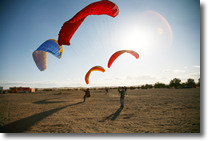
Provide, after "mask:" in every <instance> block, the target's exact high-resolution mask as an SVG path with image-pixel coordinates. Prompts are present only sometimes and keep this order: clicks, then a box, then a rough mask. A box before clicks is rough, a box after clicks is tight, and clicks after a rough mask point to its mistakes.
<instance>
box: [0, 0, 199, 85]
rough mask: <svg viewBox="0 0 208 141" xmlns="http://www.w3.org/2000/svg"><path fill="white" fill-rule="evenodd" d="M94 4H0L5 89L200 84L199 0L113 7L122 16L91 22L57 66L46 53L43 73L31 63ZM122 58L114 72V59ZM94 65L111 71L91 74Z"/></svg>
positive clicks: (122, 1) (64, 0)
mask: <svg viewBox="0 0 208 141" xmlns="http://www.w3.org/2000/svg"><path fill="white" fill-rule="evenodd" d="M93 2H96V1H95V0H76V1H75V0H6V1H1V2H0V12H1V15H0V18H1V22H0V40H1V42H0V45H1V47H0V52H1V55H0V64H1V69H0V86H2V87H3V88H4V89H8V88H9V87H14V86H16V87H19V86H25V87H33V88H49V87H95V86H98V87H102V86H132V85H145V84H155V83H157V82H160V83H165V84H169V82H170V81H171V80H172V79H174V78H179V79H180V80H181V82H183V83H185V82H187V79H189V78H192V79H194V80H195V82H196V83H197V82H198V79H199V78H200V1H199V0H145V1H144V0H128V1H126V0H112V2H114V3H116V4H117V5H118V7H119V14H118V15H117V16H116V17H115V18H112V17H110V16H107V15H90V16H88V17H87V18H86V19H85V20H84V22H83V23H82V24H81V26H80V27H79V28H78V30H77V31H76V32H75V34H74V36H73V37H72V39H71V45H70V46H66V45H63V55H62V57H61V58H60V59H57V58H56V57H55V56H53V55H52V54H50V53H48V58H47V69H46V70H45V71H40V70H39V69H38V68H37V66H36V64H35V62H34V60H33V57H32V53H33V51H35V50H36V49H37V48H38V47H39V46H40V45H41V44H42V43H43V42H45V41H46V40H48V39H56V40H58V33H59V31H60V29H61V27H62V25H63V23H64V22H66V21H68V20H69V19H71V18H72V17H73V16H74V15H75V14H76V13H77V12H79V11H80V10H81V9H83V8H84V7H85V6H87V5H89V4H90V3H93ZM126 49H129V50H134V51H136V52H137V53H138V54H139V59H135V58H134V57H133V56H132V55H130V54H128V53H124V54H122V55H121V56H119V57H118V58H117V59H116V60H115V61H114V63H113V64H112V66H111V67H110V68H108V67H107V63H108V60H109V58H110V57H111V55H112V54H113V53H115V52H116V51H119V50H126ZM94 66H102V67H103V68H104V69H105V72H104V73H102V72H99V71H94V72H92V73H91V74H90V78H89V84H88V85H87V84H86V83H85V80H84V78H85V74H86V73H87V72H88V70H89V69H90V68H92V67H94Z"/></svg>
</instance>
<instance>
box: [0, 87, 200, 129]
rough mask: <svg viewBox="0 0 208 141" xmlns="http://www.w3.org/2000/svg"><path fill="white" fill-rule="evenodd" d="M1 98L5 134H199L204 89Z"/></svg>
mask: <svg viewBox="0 0 208 141" xmlns="http://www.w3.org/2000/svg"><path fill="white" fill-rule="evenodd" d="M59 92H60V91H50V92H44V91H38V92H35V93H19V94H11V93H7V94H0V131H1V133H2V132H3V133H5V132H6V133H14V132H17V133H22V132H24V133H200V88H190V89H147V90H145V89H135V90H128V92H127V93H128V95H127V96H126V97H125V102H124V104H125V106H124V108H120V101H119V95H118V92H117V90H109V92H108V94H105V91H104V90H92V91H91V97H89V98H87V100H86V102H83V96H84V92H83V91H63V92H62V94H59Z"/></svg>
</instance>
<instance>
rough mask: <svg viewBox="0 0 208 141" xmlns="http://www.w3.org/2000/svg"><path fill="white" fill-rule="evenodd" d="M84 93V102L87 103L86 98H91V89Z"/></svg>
mask: <svg viewBox="0 0 208 141" xmlns="http://www.w3.org/2000/svg"><path fill="white" fill-rule="evenodd" d="M84 92H85V95H84V102H85V99H86V97H90V91H89V88H87V90H84Z"/></svg>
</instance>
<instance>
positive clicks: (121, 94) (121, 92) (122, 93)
mask: <svg viewBox="0 0 208 141" xmlns="http://www.w3.org/2000/svg"><path fill="white" fill-rule="evenodd" d="M119 93H120V98H121V99H124V95H125V93H126V91H125V90H121V91H120V90H119Z"/></svg>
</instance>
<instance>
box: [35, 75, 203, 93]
mask: <svg viewBox="0 0 208 141" xmlns="http://www.w3.org/2000/svg"><path fill="white" fill-rule="evenodd" d="M191 86H192V87H195V86H197V87H200V78H199V79H198V82H197V83H196V82H195V81H194V79H192V78H189V79H187V81H186V82H185V83H181V80H180V79H179V78H174V79H173V80H171V81H170V83H169V84H164V83H160V82H157V83H155V84H154V85H152V84H145V85H141V86H129V87H126V88H127V89H129V90H134V89H152V88H176V89H177V88H189V87H191ZM119 87H120V86H119ZM85 89H87V88H84V87H81V88H65V89H64V88H63V89H50V88H48V89H47V88H46V89H42V91H53V90H58V91H78V90H85ZM89 89H90V90H106V89H109V90H110V89H118V87H100V88H98V87H97V88H96V87H94V88H89ZM36 91H38V89H37V88H36Z"/></svg>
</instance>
